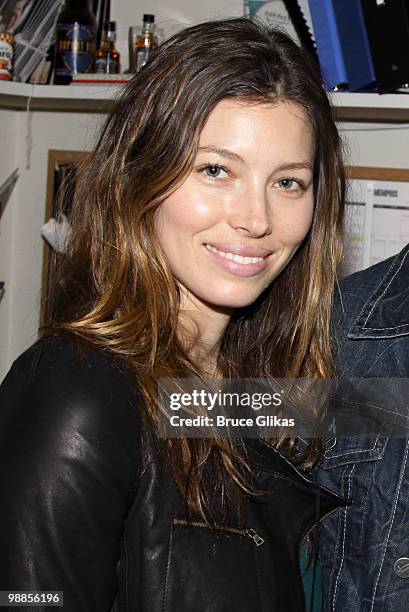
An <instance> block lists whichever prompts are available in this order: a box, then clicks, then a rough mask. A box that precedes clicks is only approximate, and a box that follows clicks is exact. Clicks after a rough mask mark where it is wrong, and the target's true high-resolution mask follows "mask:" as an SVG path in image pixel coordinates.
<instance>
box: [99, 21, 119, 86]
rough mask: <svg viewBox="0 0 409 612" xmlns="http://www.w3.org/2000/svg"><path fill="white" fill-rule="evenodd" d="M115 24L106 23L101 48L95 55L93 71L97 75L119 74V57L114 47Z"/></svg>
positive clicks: (111, 22) (113, 22) (112, 22)
mask: <svg viewBox="0 0 409 612" xmlns="http://www.w3.org/2000/svg"><path fill="white" fill-rule="evenodd" d="M115 42H116V22H115V21H107V22H106V24H105V27H104V35H103V38H102V43H101V47H100V48H99V49H98V51H97V52H96V54H95V71H96V72H97V73H98V74H119V73H120V72H121V56H120V54H119V52H118V51H117V50H116V47H115Z"/></svg>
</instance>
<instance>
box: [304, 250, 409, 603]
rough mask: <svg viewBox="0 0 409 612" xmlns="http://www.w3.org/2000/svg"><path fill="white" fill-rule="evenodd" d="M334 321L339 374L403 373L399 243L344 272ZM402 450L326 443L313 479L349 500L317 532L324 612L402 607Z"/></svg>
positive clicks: (406, 558)
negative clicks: (389, 253) (392, 252)
mask: <svg viewBox="0 0 409 612" xmlns="http://www.w3.org/2000/svg"><path fill="white" fill-rule="evenodd" d="M335 319H336V324H337V339H338V342H337V345H338V346H337V355H336V363H337V367H338V372H339V374H340V375H341V376H344V377H347V378H402V377H404V378H407V377H409V337H408V336H409V245H408V246H407V247H405V248H404V249H403V251H401V253H399V254H398V255H397V256H396V257H394V258H390V259H388V260H386V261H384V262H381V263H379V264H377V265H375V266H372V267H371V268H369V269H367V270H364V271H362V272H358V273H356V274H353V275H352V276H350V277H348V278H346V279H345V280H344V281H343V282H342V284H341V291H340V300H339V302H338V304H337V306H336V316H335ZM408 450H409V440H408V438H407V437H400V438H396V437H395V438H392V437H390V438H388V437H382V436H379V437H378V438H374V437H372V438H369V437H368V438H364V437H358V436H356V437H349V438H339V439H338V440H336V439H335V438H333V439H332V440H329V444H327V449H326V451H325V454H324V457H323V458H322V460H321V461H320V463H319V465H318V467H317V468H315V470H314V473H315V478H316V479H317V480H318V482H320V483H321V484H323V485H325V486H327V487H329V488H331V489H332V490H334V491H335V492H338V493H339V494H341V495H343V496H345V497H350V498H351V499H352V500H353V504H352V505H351V506H347V507H345V508H342V509H340V510H339V511H338V512H336V513H334V514H333V515H332V516H331V517H329V518H328V519H327V520H326V521H324V525H323V530H322V533H321V535H320V543H319V545H320V561H321V572H322V585H323V590H324V611H325V612H408V610H409V461H408Z"/></svg>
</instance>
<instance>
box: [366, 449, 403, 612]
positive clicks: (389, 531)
mask: <svg viewBox="0 0 409 612" xmlns="http://www.w3.org/2000/svg"><path fill="white" fill-rule="evenodd" d="M408 451H409V441H408V442H407V443H406V450H405V457H404V461H403V464H402V469H401V473H400V474H399V485H398V488H397V491H396V496H395V503H394V505H393V512H392V517H391V522H390V525H389V529H388V534H387V536H386V540H385V545H384V547H383V555H382V560H381V563H380V566H379V571H378V575H377V577H376V581H375V585H374V590H373V596H372V604H371V608H370V610H369V612H373V609H374V605H375V597H376V591H377V589H378V584H379V579H380V577H381V573H382V567H383V564H384V561H385V556H386V549H387V547H388V542H389V538H390V535H391V531H392V527H393V521H394V520H395V513H396V507H397V505H398V500H399V495H400V489H401V486H402V480H403V475H404V473H405V469H406V463H407V459H408Z"/></svg>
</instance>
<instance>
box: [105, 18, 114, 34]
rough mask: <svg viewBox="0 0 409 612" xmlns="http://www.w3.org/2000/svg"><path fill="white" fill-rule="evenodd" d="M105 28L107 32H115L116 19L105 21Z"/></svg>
mask: <svg viewBox="0 0 409 612" xmlns="http://www.w3.org/2000/svg"><path fill="white" fill-rule="evenodd" d="M105 30H106V31H107V32H116V21H106V22H105Z"/></svg>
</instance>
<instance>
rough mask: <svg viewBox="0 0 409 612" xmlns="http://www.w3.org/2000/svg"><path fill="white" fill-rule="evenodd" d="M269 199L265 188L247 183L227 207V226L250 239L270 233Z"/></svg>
mask: <svg viewBox="0 0 409 612" xmlns="http://www.w3.org/2000/svg"><path fill="white" fill-rule="evenodd" d="M271 216H272V210H271V199H270V198H269V195H268V193H267V189H266V186H265V185H264V184H263V183H262V182H258V181H257V180H254V181H253V182H250V183H248V184H247V185H246V186H245V188H243V190H241V192H240V193H239V194H236V197H235V198H234V201H232V202H230V206H229V219H228V221H229V224H230V226H231V227H233V228H234V229H236V230H238V231H240V232H241V233H245V234H247V235H249V236H251V237H254V238H259V237H261V236H265V235H269V234H271V231H272V219H271Z"/></svg>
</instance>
